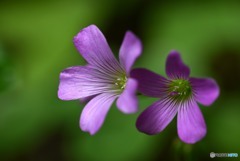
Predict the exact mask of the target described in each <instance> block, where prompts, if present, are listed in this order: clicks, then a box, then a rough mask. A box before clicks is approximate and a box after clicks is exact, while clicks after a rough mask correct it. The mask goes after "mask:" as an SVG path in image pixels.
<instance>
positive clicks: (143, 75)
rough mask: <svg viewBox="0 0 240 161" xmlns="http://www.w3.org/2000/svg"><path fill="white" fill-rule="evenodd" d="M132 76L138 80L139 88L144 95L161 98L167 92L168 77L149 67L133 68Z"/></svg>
mask: <svg viewBox="0 0 240 161" xmlns="http://www.w3.org/2000/svg"><path fill="white" fill-rule="evenodd" d="M131 77H132V78H135V79H136V80H137V81H138V90H139V91H140V92H141V93H142V94H144V95H147V96H150V97H158V98H159V97H162V96H163V95H165V94H166V90H167V86H166V83H167V79H166V78H164V77H162V76H160V75H158V74H156V73H154V72H152V71H150V70H148V69H144V68H138V69H133V70H132V71H131Z"/></svg>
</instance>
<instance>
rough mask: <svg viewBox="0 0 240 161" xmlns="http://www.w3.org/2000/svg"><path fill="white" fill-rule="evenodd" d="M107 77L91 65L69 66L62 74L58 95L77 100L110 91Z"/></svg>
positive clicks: (65, 98) (62, 97) (64, 98)
mask: <svg viewBox="0 0 240 161" xmlns="http://www.w3.org/2000/svg"><path fill="white" fill-rule="evenodd" d="M106 79H107V77H106V78H105V77H104V76H100V75H99V74H98V73H97V72H96V71H95V70H94V69H93V68H91V67H89V66H75V67H70V68H67V69H65V70H63V71H62V72H61V74H60V83H59V87H58V97H59V98H60V99H61V100H75V99H81V98H85V97H89V96H93V95H96V94H99V93H102V92H104V91H109V90H110V89H111V87H110V86H109V84H108V83H107V80H106Z"/></svg>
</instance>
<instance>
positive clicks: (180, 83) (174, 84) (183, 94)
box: [168, 79, 192, 101]
mask: <svg viewBox="0 0 240 161" xmlns="http://www.w3.org/2000/svg"><path fill="white" fill-rule="evenodd" d="M168 92H169V96H170V97H171V98H173V99H174V100H177V101H184V100H187V99H188V98H189V97H190V96H191V94H192V87H191V84H190V82H189V81H188V80H185V79H176V80H172V81H171V82H170V83H169V90H168Z"/></svg>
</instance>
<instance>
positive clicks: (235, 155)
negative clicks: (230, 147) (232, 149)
mask: <svg viewBox="0 0 240 161" xmlns="http://www.w3.org/2000/svg"><path fill="white" fill-rule="evenodd" d="M215 157H220V158H221V157H231V158H232V157H238V153H214V152H211V153H210V158H215Z"/></svg>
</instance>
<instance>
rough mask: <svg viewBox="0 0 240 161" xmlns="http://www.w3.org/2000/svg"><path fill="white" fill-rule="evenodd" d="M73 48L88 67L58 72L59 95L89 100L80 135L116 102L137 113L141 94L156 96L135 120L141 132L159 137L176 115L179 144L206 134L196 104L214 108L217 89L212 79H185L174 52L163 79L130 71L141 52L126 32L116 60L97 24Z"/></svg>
mask: <svg viewBox="0 0 240 161" xmlns="http://www.w3.org/2000/svg"><path fill="white" fill-rule="evenodd" d="M74 44H75V47H76V48H77V50H78V51H79V53H81V55H82V57H83V58H84V59H85V60H86V61H87V63H88V64H87V65H86V66H74V67H69V68H67V69H65V70H63V71H62V72H61V74H60V84H59V89H58V97H59V98H60V99H61V100H80V101H83V102H87V104H86V106H85V107H84V109H83V111H82V114H81V117H80V123H79V124H80V128H81V129H82V130H83V131H86V132H89V133H90V134H91V135H93V134H95V133H96V132H97V131H98V130H99V129H100V127H101V126H102V124H103V122H104V120H105V117H106V115H107V112H108V111H109V109H110V107H111V105H112V104H113V102H114V100H116V99H117V101H116V104H117V107H118V109H119V110H120V111H122V112H123V113H126V114H130V113H135V112H137V111H138V101H137V97H136V92H137V91H139V92H141V93H142V94H144V95H146V96H149V97H157V98H160V100H159V101H157V102H155V103H153V104H152V105H150V106H149V107H148V108H146V109H145V110H144V111H143V112H142V113H141V114H140V116H139V117H138V119H137V123H136V126H137V128H138V130H139V131H141V132H143V133H146V134H149V135H153V134H157V133H160V132H161V131H162V130H163V129H164V128H165V127H166V126H167V125H168V124H169V123H170V122H171V120H172V119H173V118H174V116H175V115H176V114H177V113H178V114H177V120H178V123H177V127H178V135H179V137H180V139H181V140H182V141H184V142H186V143H195V142H197V141H199V140H200V139H202V138H203V137H204V136H205V134H206V124H205V121H204V118H203V116H202V113H201V111H200V109H199V107H198V105H197V102H199V103H201V104H203V105H206V106H208V105H210V104H212V103H213V102H214V101H215V100H216V99H217V97H218V95H219V87H218V85H217V83H216V82H215V81H214V80H213V79H210V78H193V77H189V74H190V69H189V68H188V67H187V66H186V65H185V64H184V63H183V62H182V60H181V57H180V54H179V53H178V52H177V51H172V52H171V53H170V54H169V55H168V58H167V62H166V73H167V76H168V78H164V77H162V76H160V75H158V74H156V73H154V72H151V71H149V70H147V69H143V68H139V69H133V70H131V68H132V66H133V64H134V62H135V60H136V59H137V58H138V57H139V56H140V54H141V52H142V44H141V41H140V40H139V38H137V37H136V36H135V35H134V34H133V33H132V32H130V31H128V32H126V34H125V37H124V39H123V43H122V45H121V47H120V51H119V61H117V59H116V58H115V57H114V55H113V53H112V51H111V49H110V47H109V45H108V43H107V41H106V39H105V37H104V35H103V34H102V32H101V31H100V30H99V29H98V28H97V27H96V26H95V25H90V26H88V27H86V28H84V29H83V30H81V31H80V32H79V33H78V34H77V35H76V36H75V37H74Z"/></svg>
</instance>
